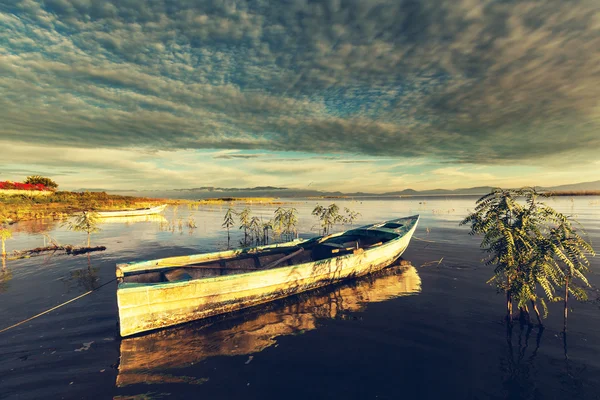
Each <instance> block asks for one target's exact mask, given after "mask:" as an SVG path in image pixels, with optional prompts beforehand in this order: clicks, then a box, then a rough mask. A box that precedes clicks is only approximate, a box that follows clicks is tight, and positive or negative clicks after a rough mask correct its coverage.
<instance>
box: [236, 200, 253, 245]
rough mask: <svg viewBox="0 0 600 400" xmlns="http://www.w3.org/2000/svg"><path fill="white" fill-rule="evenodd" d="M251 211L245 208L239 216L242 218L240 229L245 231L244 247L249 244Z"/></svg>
mask: <svg viewBox="0 0 600 400" xmlns="http://www.w3.org/2000/svg"><path fill="white" fill-rule="evenodd" d="M250 213H251V211H250V209H249V208H248V207H246V208H244V209H243V210H242V211H241V212H240V213H239V214H238V215H239V217H240V229H243V230H244V246H246V245H247V244H248V231H249V230H250V220H251V218H250Z"/></svg>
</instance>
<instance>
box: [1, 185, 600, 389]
mask: <svg viewBox="0 0 600 400" xmlns="http://www.w3.org/2000/svg"><path fill="white" fill-rule="evenodd" d="M475 200H476V198H474V197H454V198H407V199H399V200H362V201H361V200H337V199H336V200H331V201H335V202H336V203H337V204H338V205H340V207H341V208H342V210H343V208H344V207H348V208H351V209H353V210H355V211H359V212H360V213H361V214H362V216H361V218H360V220H359V221H358V224H361V225H362V224H367V223H372V222H376V221H381V220H386V219H392V218H397V217H401V216H407V215H412V214H420V215H421V221H420V223H419V227H418V229H417V232H416V233H415V237H414V238H413V240H412V242H411V244H410V246H409V248H408V249H407V251H406V252H405V254H404V256H403V258H404V259H405V260H408V261H410V262H411V263H412V265H413V266H414V267H406V266H404V267H400V266H393V267H391V268H390V269H387V270H385V271H383V272H382V273H381V274H378V275H376V276H372V277H367V278H363V279H359V280H356V281H351V282H348V283H346V284H342V285H337V286H335V287H331V288H326V289H319V290H318V291H316V292H310V293H306V294H302V295H299V296H296V297H292V298H288V299H286V300H284V301H280V302H276V303H272V304H269V305H266V306H262V307H259V308H255V309H252V310H250V311H248V312H244V313H238V314H236V315H232V316H228V317H224V318H216V319H213V320H210V321H208V322H195V323H190V324H185V325H181V326H178V327H174V328H170V329H165V330H161V331H157V332H152V333H150V334H146V335H141V336H139V337H133V338H127V339H121V338H120V337H119V335H118V330H117V305H116V296H115V291H116V283H114V282H112V283H109V284H108V285H106V286H104V287H102V288H100V289H99V290H98V291H96V292H94V293H92V294H91V295H89V296H86V297H84V298H82V299H80V300H78V301H76V302H73V303H71V304H68V305H67V306H65V307H62V308H60V309H58V310H56V311H53V312H51V313H49V314H47V315H44V316H42V317H40V318H37V319H34V320H32V321H30V322H28V323H26V324H23V325H21V326H18V327H16V328H14V329H11V330H10V331H7V332H4V333H0V398H10V399H13V398H15V399H41V398H44V399H46V398H66V399H76V398H107V399H111V398H112V399H162V398H199V399H233V398H242V397H243V398H248V399H281V398H286V399H290V398H294V399H295V398H298V399H307V398H319V399H321V398H322V399H331V398H345V399H397V398H404V399H412V398H418V399H440V398H444V399H506V398H508V399H598V398H600V298H599V296H600V295H599V294H598V293H599V292H598V291H597V290H596V289H594V290H593V291H592V293H591V301H589V302H587V303H577V302H576V301H572V303H571V304H572V306H573V311H572V313H571V314H570V319H569V333H568V337H567V341H566V343H567V347H566V350H567V352H565V346H564V341H563V337H562V334H561V329H562V309H561V307H560V305H559V304H556V305H552V306H551V307H550V317H549V318H548V319H547V320H546V321H545V324H546V329H545V330H543V331H542V332H541V333H540V332H539V331H538V329H537V328H534V329H528V328H527V327H526V326H525V327H520V326H519V324H515V325H514V326H513V328H512V331H507V329H506V326H505V324H504V322H503V317H504V301H503V296H502V295H501V294H496V291H495V289H494V288H493V287H492V286H489V285H487V284H486V283H485V282H486V280H487V279H488V278H489V277H490V276H491V275H492V268H491V267H486V266H484V265H483V264H481V263H480V260H481V258H482V257H483V254H482V253H481V252H480V250H479V242H480V238H478V237H472V236H469V235H468V228H466V227H459V226H458V223H459V221H460V220H461V219H462V218H463V217H464V216H465V215H466V214H467V213H468V210H470V209H471V210H472V209H473V207H474V204H475ZM331 201H327V200H325V201H324V200H321V201H319V204H321V205H328V204H329V203H330V202H331ZM548 202H549V204H550V205H552V206H553V207H555V208H557V209H558V210H559V211H562V212H565V213H568V214H575V215H577V217H578V219H579V221H580V222H581V223H582V224H583V225H584V226H585V227H586V229H587V232H588V233H589V235H590V237H591V240H592V241H593V243H594V244H595V246H596V249H597V250H598V249H600V245H598V244H599V243H600V223H599V220H600V198H599V197H576V198H573V199H570V198H557V199H550V200H548ZM316 203H317V201H315V200H296V201H294V202H293V204H289V205H285V206H286V207H287V206H291V205H293V206H294V207H295V208H297V209H298V211H299V220H300V224H299V233H300V236H301V237H310V236H315V235H317V228H316V221H315V217H313V216H311V215H310V212H311V210H312V209H313V207H314V206H315V204H316ZM276 207H277V206H274V205H268V206H267V205H253V206H251V208H252V210H253V213H254V214H255V215H260V216H263V218H265V219H268V218H270V217H272V214H273V211H274V210H275V208H276ZM236 208H238V209H241V208H242V206H236ZM225 210H226V206H225V207H220V206H204V207H201V208H199V209H197V210H196V209H192V210H190V209H188V208H187V207H179V208H178V209H177V210H174V208H173V207H170V208H169V209H168V210H167V211H166V212H165V213H164V217H152V218H140V219H137V220H122V219H121V220H115V221H110V222H108V223H105V224H102V225H101V228H102V231H101V232H99V233H98V234H94V235H93V236H92V245H94V244H95V245H104V246H106V247H107V250H106V251H104V252H97V253H91V255H90V257H89V258H88V257H87V256H86V255H80V256H64V255H61V256H52V257H49V256H47V257H36V258H31V259H23V260H14V261H10V260H9V261H8V262H7V264H6V266H5V268H4V269H2V270H1V271H0V315H1V316H2V318H1V319H0V329H2V328H4V327H6V326H10V325H12V324H15V323H17V322H19V321H21V320H24V319H25V318H28V317H30V316H33V315H35V314H37V313H39V312H41V311H44V310H46V309H49V308H51V307H53V306H55V305H58V304H60V303H62V302H65V301H67V300H69V299H71V298H74V297H76V296H78V295H80V294H82V293H85V292H86V291H88V290H90V289H91V288H95V287H98V286H99V285H101V284H103V283H105V282H109V281H111V280H112V279H113V278H114V274H115V264H116V263H118V262H127V261H136V260H144V259H153V258H160V257H167V256H172V255H184V254H191V253H198V252H209V251H215V250H217V249H224V248H226V246H227V234H226V232H225V231H224V230H223V229H222V228H221V223H222V219H223V215H224V213H225ZM190 216H191V217H192V218H193V219H194V220H195V222H196V225H197V228H196V229H189V228H188V227H187V225H186V223H187V220H188V218H189V217H190ZM179 219H181V220H182V228H181V229H180V228H179V224H178V220H179ZM168 221H171V222H173V221H175V226H174V229H170V227H169V226H168V225H169V222H168ZM12 228H13V229H14V238H13V239H12V240H9V241H7V247H8V249H9V250H18V249H28V248H34V247H38V246H41V245H43V244H44V240H49V239H48V238H46V237H45V236H44V235H43V234H47V235H49V236H50V237H52V238H53V239H55V240H56V241H58V242H59V243H62V244H82V243H83V242H84V241H85V240H86V238H85V234H81V233H74V232H70V231H67V230H66V229H65V228H64V227H61V226H60V225H59V224H57V223H55V222H52V221H35V222H27V223H20V224H16V225H14V226H13V227H12ZM341 229H342V227H341V226H340V227H337V230H341ZM242 236H243V234H241V233H240V231H239V230H238V229H234V230H232V242H237V241H239V239H240V238H241V237H242ZM591 261H592V273H591V274H590V282H591V283H592V284H593V286H594V288H598V287H599V286H600V276H599V272H600V257H596V258H593V259H592V260H591Z"/></svg>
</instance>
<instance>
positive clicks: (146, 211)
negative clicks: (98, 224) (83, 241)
mask: <svg viewBox="0 0 600 400" xmlns="http://www.w3.org/2000/svg"><path fill="white" fill-rule="evenodd" d="M165 208H167V205H166V204H161V205H160V206H156V207H149V208H138V209H137V210H118V211H98V212H97V214H98V217H101V218H106V217H134V216H139V215H152V214H160V213H161V212H163V211H164V210H165Z"/></svg>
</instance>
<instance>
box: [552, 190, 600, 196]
mask: <svg viewBox="0 0 600 400" xmlns="http://www.w3.org/2000/svg"><path fill="white" fill-rule="evenodd" d="M545 194H547V195H548V196H600V190H559V191H555V192H545Z"/></svg>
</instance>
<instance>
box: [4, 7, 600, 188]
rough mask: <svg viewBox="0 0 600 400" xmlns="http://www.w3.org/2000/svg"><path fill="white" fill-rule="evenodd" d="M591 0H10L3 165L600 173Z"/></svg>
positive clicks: (236, 175)
mask: <svg viewBox="0 0 600 400" xmlns="http://www.w3.org/2000/svg"><path fill="white" fill-rule="evenodd" d="M599 128H600V3H599V2H598V1H597V0H573V1H568V2H566V1H564V0H544V1H541V0H529V1H527V0H523V1H519V0H452V1H449V0H443V1H442V0H345V1H341V0H327V1H308V0H295V1H274V0H269V1H267V0H257V1H243V0H231V1H229V0H224V1H213V0H210V1H208V0H207V1H203V0H193V1H192V0H180V1H175V0H102V1H96V0H45V1H33V0H0V180H6V179H8V180H13V181H20V180H23V179H24V178H25V177H26V176H28V175H33V174H39V175H45V176H50V177H52V178H53V179H54V180H55V181H57V182H58V183H59V184H60V187H61V188H62V189H71V190H74V189H80V188H102V189H108V190H125V189H137V190H141V189H174V188H193V187H201V186H214V187H254V186H277V187H289V188H296V189H304V188H312V189H318V190H327V191H330V190H340V191H346V192H351V191H368V192H374V193H377V192H389V191H394V190H402V189H406V188H413V189H417V190H422V189H434V188H445V189H453V188H461V187H473V186H481V185H491V186H501V187H516V186H524V185H539V186H552V185H559V184H567V183H576V182H585V181H594V180H600V156H599V154H600V129H599Z"/></svg>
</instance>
